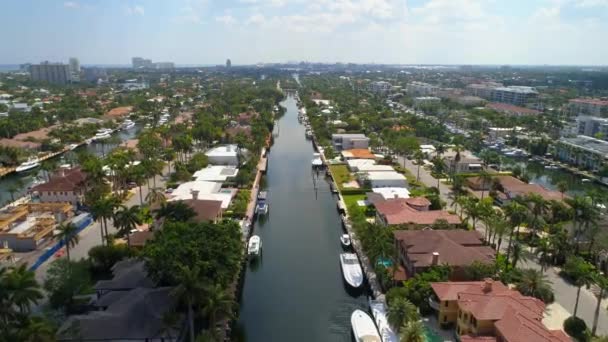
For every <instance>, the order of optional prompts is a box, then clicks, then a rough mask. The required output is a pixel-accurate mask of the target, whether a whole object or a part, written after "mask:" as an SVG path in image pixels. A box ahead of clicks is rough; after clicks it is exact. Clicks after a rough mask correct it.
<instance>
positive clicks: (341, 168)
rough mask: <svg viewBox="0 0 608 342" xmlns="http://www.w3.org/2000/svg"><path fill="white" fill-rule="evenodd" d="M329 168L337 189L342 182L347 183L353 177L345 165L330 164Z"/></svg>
mask: <svg viewBox="0 0 608 342" xmlns="http://www.w3.org/2000/svg"><path fill="white" fill-rule="evenodd" d="M329 169H330V170H331V174H332V175H333V176H334V179H335V180H336V184H338V188H339V189H342V184H344V183H348V182H350V181H351V180H352V179H353V177H352V176H351V174H350V171H348V167H346V165H330V166H329Z"/></svg>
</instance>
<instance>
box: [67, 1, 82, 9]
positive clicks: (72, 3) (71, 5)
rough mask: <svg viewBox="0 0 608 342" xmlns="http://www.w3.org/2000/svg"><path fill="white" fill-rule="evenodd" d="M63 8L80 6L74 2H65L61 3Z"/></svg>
mask: <svg viewBox="0 0 608 342" xmlns="http://www.w3.org/2000/svg"><path fill="white" fill-rule="evenodd" d="M63 7H66V8H79V7H80V4H79V3H77V2H75V1H66V2H64V3H63Z"/></svg>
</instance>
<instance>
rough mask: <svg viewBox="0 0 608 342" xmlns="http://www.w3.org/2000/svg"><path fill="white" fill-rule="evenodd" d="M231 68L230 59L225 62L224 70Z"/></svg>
mask: <svg viewBox="0 0 608 342" xmlns="http://www.w3.org/2000/svg"><path fill="white" fill-rule="evenodd" d="M231 66H232V62H231V61H230V58H228V59H227V60H226V68H230V67H231Z"/></svg>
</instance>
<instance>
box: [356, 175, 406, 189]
mask: <svg viewBox="0 0 608 342" xmlns="http://www.w3.org/2000/svg"><path fill="white" fill-rule="evenodd" d="M359 180H360V182H361V183H363V182H365V181H369V182H370V185H371V187H372V188H405V187H407V179H406V178H405V176H404V175H402V174H400V173H398V172H395V171H392V172H390V171H389V172H366V173H363V174H361V175H360V177H359Z"/></svg>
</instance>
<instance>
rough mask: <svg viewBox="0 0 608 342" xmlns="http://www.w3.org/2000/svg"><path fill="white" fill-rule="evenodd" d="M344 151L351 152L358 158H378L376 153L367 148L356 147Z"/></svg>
mask: <svg viewBox="0 0 608 342" xmlns="http://www.w3.org/2000/svg"><path fill="white" fill-rule="evenodd" d="M344 152H347V153H350V154H351V155H352V156H353V158H356V159H376V155H374V154H373V153H372V152H371V151H370V150H368V149H366V148H354V149H352V150H344V151H342V153H344Z"/></svg>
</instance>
